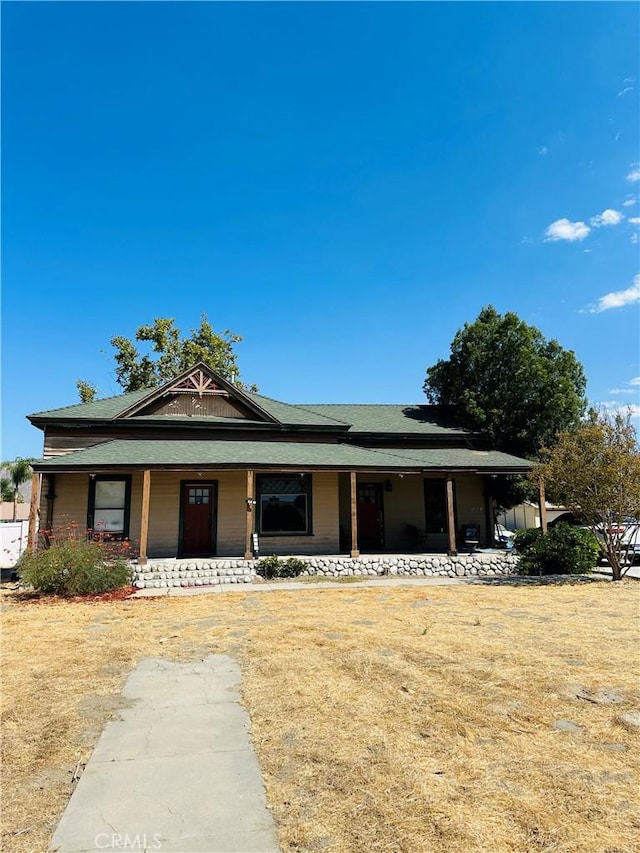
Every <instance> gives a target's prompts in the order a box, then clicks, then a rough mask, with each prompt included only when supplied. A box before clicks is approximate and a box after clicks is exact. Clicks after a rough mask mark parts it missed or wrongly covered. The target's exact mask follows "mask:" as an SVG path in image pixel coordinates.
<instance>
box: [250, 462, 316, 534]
mask: <svg viewBox="0 0 640 853" xmlns="http://www.w3.org/2000/svg"><path fill="white" fill-rule="evenodd" d="M256 486H257V504H258V519H257V521H258V525H257V527H258V532H259V533H260V534H261V535H262V536H304V535H310V534H311V532H312V531H311V476H310V475H309V474H292V475H291V476H285V475H281V476H279V475H276V476H273V475H270V474H263V475H260V476H258V477H257V478H256Z"/></svg>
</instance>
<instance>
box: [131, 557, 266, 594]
mask: <svg viewBox="0 0 640 853" xmlns="http://www.w3.org/2000/svg"><path fill="white" fill-rule="evenodd" d="M255 565H256V563H255V561H254V560H150V561H149V562H148V563H147V564H146V565H145V566H138V565H136V564H134V565H133V566H132V569H133V585H134V586H135V587H136V588H137V589H149V588H154V587H155V588H156V589H159V588H162V587H171V586H215V585H218V584H229V583H236V584H237V583H251V582H252V581H253V579H254V577H255Z"/></svg>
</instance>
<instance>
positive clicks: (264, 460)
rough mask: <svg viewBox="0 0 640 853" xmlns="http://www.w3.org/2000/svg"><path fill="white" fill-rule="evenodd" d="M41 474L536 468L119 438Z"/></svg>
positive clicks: (335, 449) (263, 444)
mask: <svg viewBox="0 0 640 853" xmlns="http://www.w3.org/2000/svg"><path fill="white" fill-rule="evenodd" d="M33 467H34V469H35V470H36V471H42V472H46V471H50V472H54V471H57V472H64V471H67V472H70V471H94V470H97V469H114V468H119V469H122V468H158V469H167V468H169V469H171V468H173V469H176V470H179V469H194V468H196V469H197V468H209V469H216V468H236V469H238V468H240V469H248V468H271V469H295V470H345V471H353V470H363V471H375V470H377V471H389V472H393V471H411V472H416V473H418V472H420V471H429V470H433V471H457V470H466V471H477V472H481V473H490V472H504V473H509V472H511V473H517V472H523V471H528V470H530V469H531V468H532V467H534V466H533V463H531V462H529V461H528V460H526V459H520V458H518V457H517V456H509V455H508V454H506V453H500V452H498V451H487V450H470V449H468V448H434V449H420V450H395V449H394V450H391V449H389V450H377V449H372V448H364V447H358V446H356V445H353V444H321V443H312V442H290V441H206V440H196V441H177V440H174V441H172V440H135V439H114V440H112V441H107V442H104V443H102V444H98V445H94V446H93V447H89V448H86V449H84V450H77V451H74V452H72V453H68V454H66V455H65V456H58V457H55V458H53V459H49V460H46V461H42V462H36V463H34V466H33Z"/></svg>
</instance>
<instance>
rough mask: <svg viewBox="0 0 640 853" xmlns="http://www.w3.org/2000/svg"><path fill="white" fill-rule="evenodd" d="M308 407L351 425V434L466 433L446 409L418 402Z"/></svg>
mask: <svg viewBox="0 0 640 853" xmlns="http://www.w3.org/2000/svg"><path fill="white" fill-rule="evenodd" d="M304 408H305V409H307V410H309V411H312V412H316V413H317V414H321V415H324V416H325V417H331V418H336V419H337V420H339V421H342V422H344V423H347V424H350V427H351V428H350V430H349V432H350V433H355V432H363V433H404V434H416V433H418V434H422V435H431V436H465V435H469V434H470V433H469V431H468V430H465V429H461V428H460V427H458V426H456V425H455V422H454V421H453V419H452V417H451V416H450V415H449V414H448V412H447V411H446V410H443V409H442V408H441V407H438V406H422V405H417V404H416V403H404V404H402V403H394V404H391V403H305V404H304Z"/></svg>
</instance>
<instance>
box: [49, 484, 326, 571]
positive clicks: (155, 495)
mask: <svg viewBox="0 0 640 853" xmlns="http://www.w3.org/2000/svg"><path fill="white" fill-rule="evenodd" d="M122 473H127V472H126V471H125V472H118V475H120V474H122ZM131 473H132V480H131V511H130V521H129V538H130V539H131V540H132V541H133V542H134V543H138V542H139V540H140V519H141V506H142V472H141V471H133V472H131ZM114 476H116V475H114ZM199 479H200V480H202V481H207V480H214V481H216V482H217V487H218V512H217V549H216V551H217V556H219V557H226V556H229V557H233V556H235V557H237V556H240V555H243V554H244V549H245V535H246V516H247V510H246V502H245V501H246V496H247V492H246V488H247V475H246V472H245V471H204V472H202V477H201V478H198V475H197V473H196V474H192V473H189V472H186V471H175V472H173V471H171V472H169V471H152V472H151V494H150V499H149V534H148V545H147V553H148V556H149V557H175V556H176V555H177V553H178V544H179V530H180V483H181V481H186V482H194V483H197V482H198V481H199ZM337 488H338V475H337V474H335V473H333V472H319V473H314V474H313V475H312V489H313V492H312V513H313V535H312V536H268V537H267V536H264V537H261V540H260V551H261V553H262V554H263V555H266V554H279V555H283V554H295V553H298V554H308V555H313V554H331V553H335V552H337V550H338V499H337ZM46 491H47V490H46V489H42V497H41V504H40V518H41V520H42V521H43V523H44V519H45V518H46V514H47V502H46V498H45V493H46ZM55 492H56V499H55V502H54V509H53V523H52V527H53V529H54V530H55V529H57V528H61V527H62V528H64V527H67V526H68V525H71V524H74V525H75V526H76V527H77V529H78V530H79V531H84V530H85V529H86V524H87V506H88V499H89V475H88V474H86V473H79V474H56V482H55Z"/></svg>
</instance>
